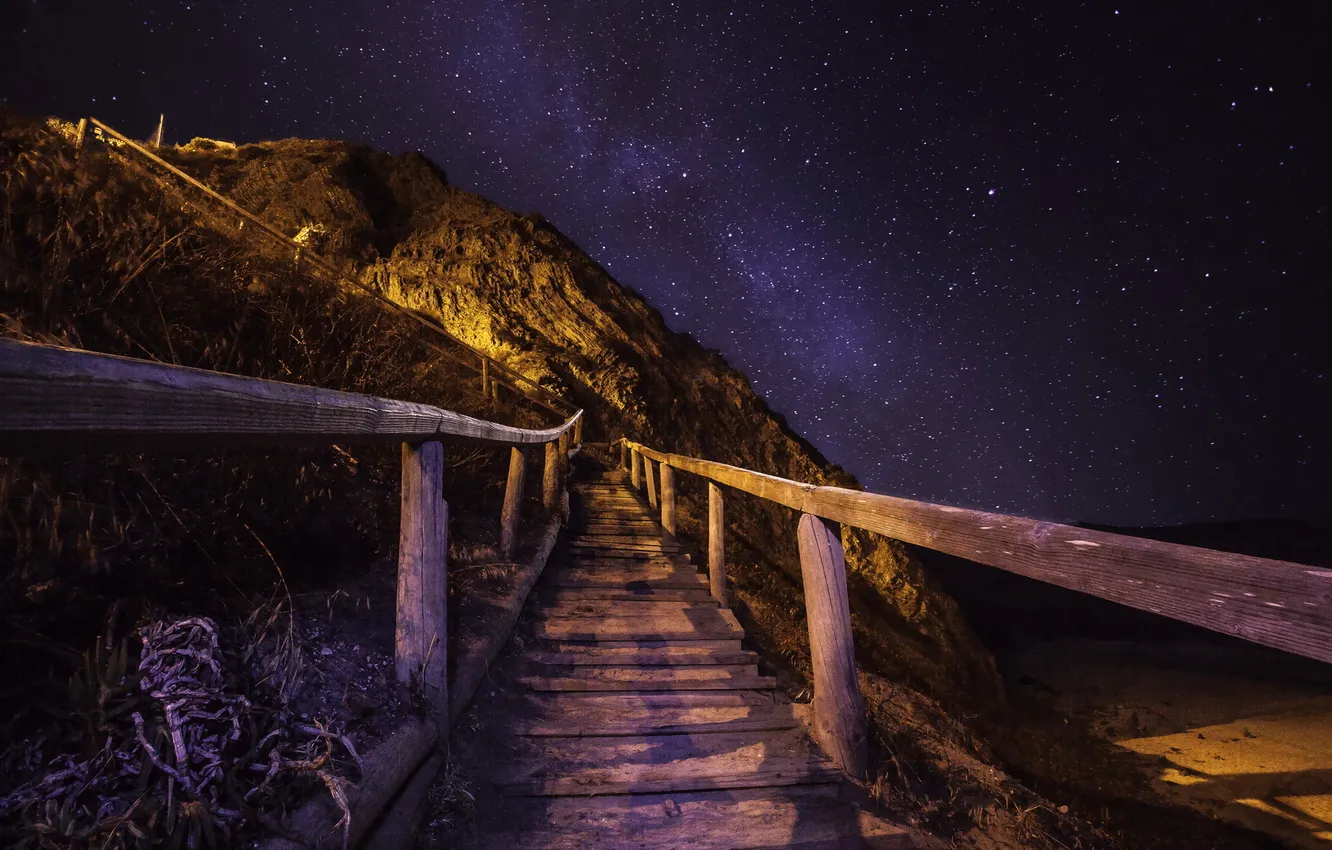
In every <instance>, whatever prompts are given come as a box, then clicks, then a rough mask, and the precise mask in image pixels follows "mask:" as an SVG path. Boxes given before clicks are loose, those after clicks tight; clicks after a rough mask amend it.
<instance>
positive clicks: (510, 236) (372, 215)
mask: <svg viewBox="0 0 1332 850" xmlns="http://www.w3.org/2000/svg"><path fill="white" fill-rule="evenodd" d="M206 147H207V146H206V145H193V146H190V147H188V148H185V149H178V150H177V151H175V152H174V153H173V159H175V160H176V161H177V162H178V164H180V165H181V166H182V167H184V168H186V169H187V170H189V171H190V172H192V173H194V174H195V175H196V176H198V177H200V178H202V179H204V180H205V181H206V182H208V183H210V184H211V185H214V186H216V187H218V188H219V189H220V190H222V191H224V192H227V193H228V194H230V195H231V196H232V197H233V198H235V199H236V200H237V201H239V202H240V203H242V204H243V205H245V206H247V207H248V208H250V209H252V210H253V211H255V212H257V213H259V214H261V215H263V216H264V217H266V218H267V219H268V220H269V221H271V222H273V223H274V224H276V225H278V226H279V227H281V228H282V229H284V230H285V231H286V232H288V233H291V234H296V233H298V232H300V231H302V230H303V229H306V228H311V229H312V230H313V231H314V232H315V233H317V234H318V236H317V237H316V238H317V240H318V242H319V247H320V248H321V250H322V251H323V252H324V253H325V254H327V255H330V256H333V257H336V258H338V259H339V260H341V261H342V262H343V263H344V264H345V266H346V267H347V268H348V269H349V270H350V271H352V272H353V273H354V274H356V275H359V276H360V278H361V279H362V280H364V281H365V282H366V283H370V284H373V285H375V286H376V287H378V288H379V289H381V291H383V292H385V293H386V294H388V295H389V296H390V297H392V298H393V299H394V300H396V301H398V302H399V303H401V304H403V305H406V306H408V307H411V308H413V309H415V310H418V311H420V312H421V313H424V314H427V315H429V316H431V317H433V318H435V319H437V320H439V321H440V322H441V323H442V324H443V325H444V326H445V327H446V328H448V329H449V330H450V331H451V332H452V333H454V334H455V335H457V336H458V337H460V338H461V339H463V340H465V341H466V342H468V343H470V344H471V345H473V346H475V347H477V348H479V349H481V350H483V351H486V352H488V353H490V354H491V355H492V356H494V357H496V358H497V359H499V360H501V361H502V362H505V363H507V364H508V365H510V366H512V367H513V368H516V369H518V370H520V371H522V372H523V373H525V374H527V375H528V376H529V377H533V378H536V379H538V380H540V381H541V382H542V383H545V384H547V385H549V386H552V387H553V388H556V389H558V390H559V391H561V392H562V393H564V394H565V395H566V397H568V398H570V399H572V400H574V401H575V402H576V403H578V404H579V405H580V406H582V407H584V408H586V410H587V411H588V417H589V426H590V427H589V431H588V438H589V439H597V438H599V437H600V438H614V437H618V436H620V435H630V436H632V437H634V438H635V439H639V440H641V441H643V442H645V443H648V444H651V445H656V446H660V447H662V448H664V449H667V450H670V451H675V452H679V453H683V454H691V455H697V456H701V457H705V458H709V459H713V460H720V461H724V462H728V463H733V464H737V465H740V466H745V467H748V468H751V469H755V470H758V471H761V472H767V473H771V474H775V475H781V476H784V477H788V478H793V479H797V480H801V481H808V482H815V483H829V484H834V483H835V484H838V485H841V486H851V487H855V486H857V485H856V483H855V480H854V479H853V478H852V477H851V476H850V475H849V474H847V473H846V472H845V471H843V470H841V469H840V468H838V467H835V466H833V465H831V464H829V463H828V462H827V461H826V460H825V459H824V458H823V457H822V455H820V454H819V452H818V450H817V449H815V448H814V447H813V446H811V445H810V444H809V443H807V442H806V441H804V440H803V439H801V438H800V436H799V435H797V434H795V433H794V432H793V431H792V430H791V429H790V428H789V427H788V426H787V424H786V422H785V420H784V419H783V418H782V417H781V416H780V415H779V414H777V413H775V412H774V411H772V410H770V409H769V408H768V406H767V404H766V403H765V402H764V400H763V399H762V398H761V397H759V396H758V395H757V394H756V393H755V392H754V391H753V389H752V388H751V387H750V384H749V381H748V380H747V379H746V378H745V376H744V375H743V374H741V373H740V372H738V371H737V370H735V369H734V368H732V367H731V366H730V365H729V364H727V362H726V361H725V360H724V359H723V358H722V357H721V356H720V354H718V353H717V352H715V351H709V350H707V349H704V348H703V347H702V346H700V345H699V344H698V343H697V342H696V341H695V340H694V339H693V338H692V337H691V336H689V335H687V334H682V333H676V332H674V331H672V330H671V329H670V328H668V327H667V326H666V323H665V322H664V321H663V319H662V316H661V314H660V313H659V312H658V311H657V310H655V309H654V308H652V307H651V306H650V305H649V304H648V303H647V302H646V301H645V300H644V299H643V298H642V297H641V296H639V295H638V294H637V293H635V292H634V291H633V290H631V289H629V288H628V287H625V286H623V285H621V284H620V283H618V282H617V281H615V280H614V279H613V278H612V277H611V276H610V275H609V274H608V273H607V272H606V271H605V270H604V269H603V268H601V267H600V266H599V265H597V263H596V262H595V261H594V260H592V258H590V257H589V256H587V254H585V253H584V252H583V251H581V250H580V249H579V248H578V247H577V246H576V245H574V244H573V243H572V242H571V241H570V240H568V239H567V238H566V237H564V236H563V235H562V234H560V233H559V232H558V231H557V230H556V229H555V228H554V227H553V226H551V225H550V224H549V223H548V222H546V221H545V220H544V219H543V218H541V217H540V216H535V215H518V214H515V213H512V212H510V211H508V210H505V209H503V208H501V207H499V206H497V205H495V204H493V203H491V202H489V201H487V200H486V199H484V198H482V197H480V196H479V195H476V194H473V193H470V192H466V191H463V190H461V189H458V188H457V187H454V186H451V185H450V184H449V183H448V182H447V178H446V176H445V174H444V173H443V171H442V170H441V169H439V168H438V167H437V166H435V165H434V164H432V163H431V162H429V161H428V160H426V159H425V158H423V157H421V156H420V155H417V154H405V155H402V156H397V157H392V156H387V155H385V154H382V153H378V152H375V151H372V150H369V149H367V148H364V147H358V146H354V145H350V144H346V143H343V142H336V141H302V140H285V141H279V142H266V143H262V144H255V145H245V146H242V147H240V148H239V149H237V150H234V151H231V150H227V151H222V150H207V149H204V148H206ZM684 495H685V498H686V500H689V499H697V495H698V494H697V492H695V488H689V487H688V485H687V484H686V489H685V494H684ZM728 508H729V509H730V510H729V514H730V516H729V517H728V519H730V520H731V521H732V523H733V524H734V525H735V531H736V537H737V541H736V545H738V546H741V547H742V550H743V551H737V552H736V557H737V558H738V560H740V561H742V562H744V561H757V562H764V563H762V566H763V567H766V568H771V567H774V566H775V567H777V568H778V569H779V570H780V571H781V573H782V574H784V575H785V577H786V581H785V582H783V584H784V585H785V586H784V587H782V588H781V593H780V594H779V595H782V596H790V595H791V594H792V593H794V594H795V595H796V596H798V577H799V568H798V563H797V560H796V552H795V546H794V543H795V534H794V520H795V516H794V514H792V513H791V512H789V511H786V510H785V509H781V508H772V507H768V506H766V505H763V504H760V503H758V502H757V500H753V499H750V498H748V497H741V496H737V497H736V498H734V499H732V502H731V505H729V506H728ZM745 541H762V545H761V546H753V547H745V546H744V542H745ZM847 543H848V555H849V566H850V568H851V570H852V571H853V572H854V573H855V574H856V584H857V588H858V589H859V590H860V591H861V592H860V593H859V594H858V596H859V598H858V600H857V605H856V607H857V620H858V625H860V626H861V628H860V629H859V631H860V632H861V637H862V642H863V643H866V644H867V645H866V646H865V649H864V650H863V652H864V654H865V655H866V657H867V659H868V658H871V657H872V658H873V659H875V660H876V662H877V665H876V666H879V667H880V668H881V669H880V670H879V672H883V673H885V674H888V675H891V676H893V677H895V678H898V679H899V680H901V681H906V682H910V683H912V684H915V685H917V686H919V687H922V688H924V689H925V690H927V691H929V692H931V693H933V694H935V695H937V696H939V697H941V698H943V699H944V700H945V701H946V702H950V703H954V704H957V703H966V704H970V705H972V706H976V707H981V706H984V705H986V704H988V703H991V702H992V701H994V700H997V699H999V698H1000V697H999V694H1000V688H999V684H998V678H997V676H996V674H995V671H994V666H993V662H992V660H991V659H990V656H989V653H988V652H987V651H986V649H985V648H984V647H983V646H982V645H981V644H980V642H979V641H978V640H976V638H975V637H974V635H973V634H972V632H971V630H970V629H969V627H968V626H967V624H966V623H965V621H964V620H963V618H962V616H961V614H960V612H959V610H958V608H957V606H956V605H955V604H954V603H953V602H952V600H951V599H949V598H948V597H947V596H946V595H944V594H943V593H942V591H940V590H939V589H938V587H937V586H936V585H935V584H934V583H933V582H932V581H931V579H930V577H929V576H928V575H927V574H926V573H925V572H924V571H923V570H922V569H921V567H920V565H919V563H918V562H917V561H916V560H915V559H913V558H912V557H910V556H909V554H908V553H907V552H906V551H905V550H904V549H903V548H902V547H900V546H898V545H896V544H893V543H890V542H887V541H883V540H878V539H872V538H871V537H869V536H868V535H859V534H857V535H855V539H848V540H847ZM755 566H758V564H756V565H755ZM739 573H740V575H741V580H740V581H739V584H740V585H741V588H740V590H741V592H742V593H743V589H744V588H743V585H744V582H743V575H744V573H745V570H744V569H743V567H742V568H741V569H740V570H739ZM772 580H773V579H772V577H771V576H765V577H763V579H762V580H761V581H760V582H758V584H762V585H770V584H771V582H772ZM756 586H757V585H756ZM769 595H771V594H769ZM797 604H798V600H797ZM801 607H803V606H801ZM793 613H796V614H797V615H799V614H801V613H803V612H801V611H799V610H797V611H796V612H793ZM796 666H797V667H799V666H800V665H799V664H797V665H796Z"/></svg>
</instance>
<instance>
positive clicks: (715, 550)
mask: <svg viewBox="0 0 1332 850" xmlns="http://www.w3.org/2000/svg"><path fill="white" fill-rule="evenodd" d="M708 587H709V589H710V590H711V591H712V596H713V598H714V599H716V600H717V601H718V602H720V603H721V604H722V605H725V604H726V500H725V497H724V496H722V490H721V488H720V487H718V486H717V485H716V484H714V483H713V482H711V481H709V482H708Z"/></svg>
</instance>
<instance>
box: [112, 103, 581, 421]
mask: <svg viewBox="0 0 1332 850" xmlns="http://www.w3.org/2000/svg"><path fill="white" fill-rule="evenodd" d="M88 121H89V122H91V124H92V125H93V126H94V127H96V128H97V129H99V130H101V131H102V132H103V133H105V134H107V135H109V136H111V137H112V138H114V139H116V140H117V141H119V142H120V143H121V144H123V145H125V146H126V147H128V148H129V149H130V150H132V151H134V152H135V153H137V154H138V155H139V156H142V157H143V158H144V159H146V160H148V161H149V162H151V163H152V164H153V165H156V166H157V167H159V168H162V169H164V170H165V171H167V172H168V173H170V174H171V175H173V176H175V177H178V178H180V179H181V180H183V181H185V183H186V184H188V185H189V186H191V187H192V188H194V189H197V190H199V191H200V192H202V193H203V194H204V195H206V196H207V197H209V198H211V199H212V200H214V201H217V202H218V203H220V204H222V205H223V206H225V207H226V208H227V209H228V210H230V211H231V212H233V213H235V214H236V215H238V216H240V217H241V218H243V219H245V220H246V221H248V222H250V223H252V224H254V225H255V226H257V227H258V228H259V229H260V230H261V231H262V232H263V233H265V234H267V235H268V236H270V237H272V238H274V239H276V240H277V241H279V242H282V243H283V244H284V245H287V246H288V247H289V248H291V249H293V250H295V251H297V252H298V256H300V257H301V261H302V262H306V263H310V264H311V265H314V266H315V267H317V268H319V269H320V270H321V271H323V272H324V273H325V274H328V275H331V276H332V277H334V278H335V279H337V280H339V281H341V282H343V283H345V284H347V285H349V286H351V287H353V288H355V289H357V290H358V291H360V292H362V293H363V294H366V295H369V296H370V297H371V298H374V299H375V300H376V301H379V302H380V303H381V304H383V305H384V306H385V307H387V308H388V309H390V310H392V311H393V312H395V313H398V314H399V315H402V316H406V317H407V318H410V319H411V320H413V321H415V322H416V323H418V324H420V325H422V326H423V327H425V328H427V329H428V330H430V331H432V332H434V333H435V334H437V335H439V336H440V337H442V338H444V339H447V340H448V341H449V342H450V343H451V344H453V345H456V346H458V347H460V348H462V349H464V350H466V351H469V352H471V353H472V354H474V355H475V356H476V357H477V358H478V360H479V362H480V364H481V365H480V366H473V365H472V364H470V363H468V362H466V361H464V360H461V359H459V358H457V357H455V356H454V355H453V354H451V353H450V352H447V351H442V350H441V351H440V353H441V354H444V355H445V356H446V357H448V358H449V359H451V360H453V361H454V362H456V363H458V364H460V365H462V366H466V367H467V368H469V369H476V370H477V371H478V372H479V373H480V374H481V376H482V377H481V380H482V385H483V386H482V389H483V390H484V389H485V385H486V384H487V383H488V382H493V381H494V380H495V379H494V378H493V377H492V376H489V375H488V374H487V373H488V371H489V370H490V369H494V370H497V371H499V372H500V373H502V374H503V375H505V376H506V377H507V378H508V379H509V380H510V381H511V382H512V384H513V385H514V389H515V390H517V391H518V392H519V393H521V394H522V395H524V396H525V397H526V398H527V399H528V400H529V401H532V402H534V403H536V404H540V405H541V406H542V407H545V408H546V409H547V410H550V411H551V412H552V413H555V414H556V415H558V416H568V415H569V414H570V413H571V412H572V411H573V410H574V409H575V408H574V407H573V406H572V405H570V404H569V402H567V401H565V400H564V399H563V398H561V397H560V396H559V395H558V394H557V393H554V392H551V391H550V390H548V389H546V388H545V387H543V386H541V385H540V384H538V383H537V382H535V381H533V380H531V379H530V378H528V377H527V376H525V375H523V374H521V373H519V372H516V371H514V370H513V369H510V368H509V367H508V366H505V365H504V364H503V363H500V362H499V361H498V360H495V359H494V358H492V357H491V356H490V355H488V354H486V353H485V352H483V351H481V350H480V349H477V348H473V347H472V346H470V345H468V344H467V343H465V342H463V341H462V340H460V339H458V338H457V337H456V336H454V335H453V334H451V333H449V332H448V331H447V330H446V329H445V328H444V326H443V325H441V324H439V323H438V322H435V321H433V320H431V319H428V318H426V317H425V316H422V315H421V314H420V313H417V312H416V311H415V310H410V309H408V308H406V307H404V306H402V305H401V304H399V303H397V302H396V301H394V300H392V299H391V298H388V297H387V296H385V295H384V294H383V293H381V292H378V291H376V290H375V289H374V288H373V287H370V286H367V285H365V284H364V283H362V282H361V281H359V280H356V279H355V278H353V277H351V276H349V275H347V274H345V273H344V272H342V271H340V270H338V269H337V268H335V267H334V266H332V265H331V264H329V263H328V262H327V261H325V260H324V259H323V258H322V257H320V256H319V255H317V254H314V253H313V252H311V251H310V250H309V248H307V247H305V246H304V245H301V244H300V243H299V242H297V241H296V240H295V239H293V238H292V237H290V236H288V235H287V234H285V233H283V232H282V231H280V230H278V229H277V228H276V227H273V226H272V225H271V224H269V223H268V222H266V221H264V220H263V219H262V218H260V217H259V216H257V215H255V214H254V213H252V212H250V211H249V210H247V209H245V208H244V207H242V206H241V205H239V204H237V203H236V202H235V201H233V200H231V199H230V198H228V197H227V196H225V195H223V194H222V193H220V192H218V191H216V190H215V189H213V188H212V187H211V186H208V185H207V184H206V183H204V182H203V181H201V180H199V179H197V178H195V177H192V176H191V175H189V174H187V173H186V172H184V171H182V170H181V169H179V168H177V167H176V166H174V165H172V164H171V163H169V162H167V161H166V160H164V159H162V157H160V156H158V155H157V154H155V153H153V152H152V151H150V150H148V149H147V148H145V147H144V146H143V145H141V144H139V143H138V142H136V141H134V140H133V139H131V138H129V137H128V136H125V135H124V134H122V133H119V132H117V131H116V130H114V129H112V128H111V127H109V126H107V125H106V124H103V123H102V122H101V121H98V120H97V119H96V118H89V119H88ZM518 384H521V385H522V386H523V387H526V388H527V389H528V390H530V391H531V393H534V394H536V395H537V396H539V397H538V398H533V397H532V395H531V394H529V393H528V392H524V390H523V389H520V388H519V387H518V386H517V385H518ZM554 404H558V405H562V406H563V407H564V409H563V410H561V409H558V408H556V407H553V406H552V405H554Z"/></svg>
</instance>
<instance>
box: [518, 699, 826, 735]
mask: <svg viewBox="0 0 1332 850" xmlns="http://www.w3.org/2000/svg"><path fill="white" fill-rule="evenodd" d="M727 693H733V692H732V691H698V692H689V693H685V694H679V692H673V691H661V692H651V693H650V694H643V696H648V695H662V694H671V695H677V694H678V695H680V696H689V697H695V699H693V700H691V701H690V702H689V703H688V704H680V705H664V706H663V705H653V706H644V705H642V704H641V703H633V702H627V703H624V704H613V703H603V704H589V703H588V701H587V700H585V699H579V698H580V697H587V696H620V695H619V694H604V693H594V692H573V693H569V692H564V693H550V692H545V693H533V694H532V697H534V698H545V699H540V700H539V701H537V699H533V700H532V701H529V702H527V703H525V704H524V705H523V706H522V707H521V708H520V709H519V711H520V712H521V714H520V716H519V717H518V718H517V719H516V720H515V721H514V723H513V724H512V725H511V726H510V729H511V730H512V731H513V733H514V734H516V735H529V736H533V737H545V738H560V737H568V738H584V737H589V738H590V737H607V736H645V735H705V734H717V733H732V734H735V733H740V732H776V731H781V730H784V729H797V728H799V727H800V720H799V719H798V718H797V717H796V716H795V712H794V711H792V709H791V706H790V704H761V705H747V704H714V703H710V702H708V701H705V700H702V699H697V697H704V696H712V695H713V694H727ZM630 696H639V695H638V694H633V695H630ZM550 697H557V698H559V699H550Z"/></svg>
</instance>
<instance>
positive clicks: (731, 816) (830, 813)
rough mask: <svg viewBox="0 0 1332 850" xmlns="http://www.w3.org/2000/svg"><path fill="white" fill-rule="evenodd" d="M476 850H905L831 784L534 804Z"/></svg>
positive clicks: (908, 842) (903, 838)
mask: <svg viewBox="0 0 1332 850" xmlns="http://www.w3.org/2000/svg"><path fill="white" fill-rule="evenodd" d="M515 815H516V816H510V817H508V818H506V819H505V820H504V821H503V822H501V823H498V824H497V825H496V830H495V831H494V833H493V834H490V835H488V836H487V840H486V841H485V842H484V843H483V844H482V846H481V848H479V850H625V849H626V848H635V850H646V848H689V850H736V848H737V847H748V848H778V847H789V848H798V850H911V848H914V847H915V846H916V844H915V842H914V841H913V840H912V837H911V833H910V832H909V831H908V830H906V829H904V828H901V827H898V826H894V825H893V824H891V823H888V822H886V821H883V820H881V819H880V818H877V817H875V816H873V815H871V814H869V813H868V812H865V811H862V810H859V809H858V808H856V807H855V806H854V805H852V804H851V803H850V802H847V801H845V800H842V799H840V798H839V796H838V793H837V787H836V786H835V785H831V784H829V785H810V786H795V787H791V788H784V789H781V792H780V793H774V791H773V790H772V789H757V790H735V791H698V792H684V793H681V792H678V791H674V792H671V793H669V794H637V795H634V796H598V797H587V796H577V797H567V798H554V799H541V800H533V801H532V802H531V804H530V814H528V813H527V812H522V811H519V812H517V813H515Z"/></svg>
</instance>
